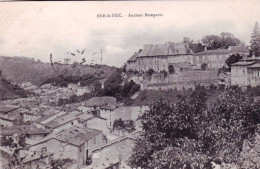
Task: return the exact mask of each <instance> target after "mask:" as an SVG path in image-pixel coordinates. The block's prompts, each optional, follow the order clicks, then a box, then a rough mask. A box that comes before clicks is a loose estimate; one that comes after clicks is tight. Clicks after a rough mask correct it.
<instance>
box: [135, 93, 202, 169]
mask: <svg viewBox="0 0 260 169" xmlns="http://www.w3.org/2000/svg"><path fill="white" fill-rule="evenodd" d="M191 98H193V99H194V100H193V101H191V100H189V99H187V100H186V99H185V98H183V97H179V99H178V103H177V104H176V105H171V104H169V103H168V102H167V101H166V100H164V99H161V100H159V101H158V102H156V103H155V104H154V105H153V106H152V107H151V109H150V111H149V112H146V113H144V115H143V116H142V125H143V131H144V132H143V133H142V135H141V137H140V138H139V139H138V140H137V144H136V146H135V147H134V149H133V154H132V156H131V158H130V165H131V166H132V167H142V168H155V167H157V168H176V165H175V164H177V163H178V166H179V167H181V166H184V165H186V161H187V160H188V159H189V158H188V157H186V156H185V155H186V154H187V153H188V152H187V153H186V154H185V153H184V154H183V156H182V158H185V159H186V160H184V159H179V157H177V158H176V160H175V159H173V156H167V155H170V154H172V153H174V152H175V151H171V150H176V149H181V148H182V147H184V145H185V144H186V143H187V138H188V139H191V140H193V139H195V138H196V134H195V133H196V130H197V127H196V126H197V125H198V124H199V123H200V119H199V118H195V117H196V116H198V113H199V112H203V111H200V110H202V109H204V108H205V104H204V103H205V98H206V94H205V90H197V91H196V92H194V93H193V94H192V95H191ZM203 100H204V101H203ZM191 142H193V141H191ZM189 146H192V143H190V145H189ZM196 146H199V144H197V145H196ZM187 149H189V148H187ZM166 152H169V153H166ZM178 152H179V151H178ZM176 153H177V152H176ZM162 154H165V158H162V156H161V155H162ZM180 158H181V157H180ZM161 160H164V162H161ZM181 161H183V162H181Z"/></svg>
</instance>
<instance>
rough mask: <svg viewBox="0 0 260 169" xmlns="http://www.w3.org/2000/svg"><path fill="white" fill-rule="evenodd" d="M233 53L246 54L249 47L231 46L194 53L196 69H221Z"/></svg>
mask: <svg viewBox="0 0 260 169" xmlns="http://www.w3.org/2000/svg"><path fill="white" fill-rule="evenodd" d="M232 54H240V55H243V56H246V55H248V54H249V49H248V48H247V47H246V46H229V47H228V49H216V50H207V48H206V47H205V50H204V51H203V52H198V53H196V54H194V56H193V57H194V65H196V69H202V70H203V69H220V68H223V67H224V66H226V63H225V62H226V60H227V58H229V56H230V55H232Z"/></svg>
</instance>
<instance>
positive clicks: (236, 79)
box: [231, 57, 260, 87]
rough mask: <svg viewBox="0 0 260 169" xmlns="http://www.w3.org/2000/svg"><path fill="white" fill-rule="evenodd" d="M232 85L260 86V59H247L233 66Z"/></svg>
mask: <svg viewBox="0 0 260 169" xmlns="http://www.w3.org/2000/svg"><path fill="white" fill-rule="evenodd" d="M231 85H238V86H241V87H246V86H251V87H255V86H258V85H260V58H259V57H258V58H246V59H242V60H241V61H239V62H237V63H234V64H232V65H231Z"/></svg>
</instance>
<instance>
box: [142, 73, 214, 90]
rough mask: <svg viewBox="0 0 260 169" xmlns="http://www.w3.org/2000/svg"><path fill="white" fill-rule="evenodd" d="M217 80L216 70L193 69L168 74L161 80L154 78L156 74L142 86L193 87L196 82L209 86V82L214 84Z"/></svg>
mask: <svg viewBox="0 0 260 169" xmlns="http://www.w3.org/2000/svg"><path fill="white" fill-rule="evenodd" d="M218 81H219V78H218V71H217V70H203V71H202V70H193V71H183V72H181V73H177V74H168V75H167V77H166V78H165V79H164V80H161V77H159V79H156V76H153V78H152V80H151V81H147V82H145V83H143V88H144V89H149V90H169V89H175V88H177V89H178V90H182V89H183V88H185V89H189V88H192V89H194V88H195V86H196V85H197V84H200V85H202V86H209V85H210V84H211V83H213V84H215V85H216V84H217V83H218Z"/></svg>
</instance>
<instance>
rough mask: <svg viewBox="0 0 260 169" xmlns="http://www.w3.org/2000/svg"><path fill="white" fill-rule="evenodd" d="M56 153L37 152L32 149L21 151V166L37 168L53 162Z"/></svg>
mask: <svg viewBox="0 0 260 169" xmlns="http://www.w3.org/2000/svg"><path fill="white" fill-rule="evenodd" d="M53 154H54V153H47V152H44V151H43V152H41V153H35V152H30V151H24V150H23V151H22V150H21V151H20V152H19V156H20V157H21V158H22V165H21V167H22V168H24V169H37V168H39V166H42V167H43V166H47V165H49V166H50V164H51V160H52V159H53Z"/></svg>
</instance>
